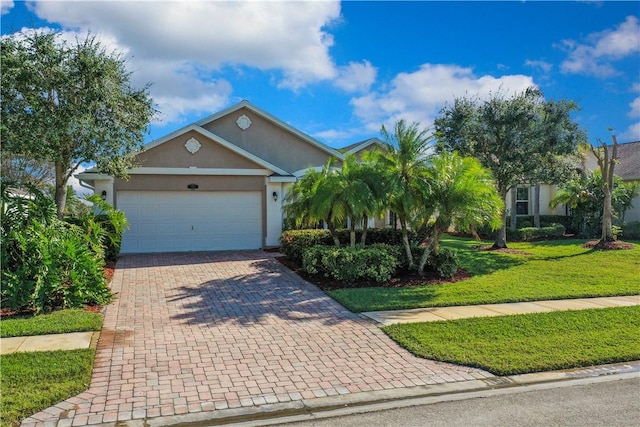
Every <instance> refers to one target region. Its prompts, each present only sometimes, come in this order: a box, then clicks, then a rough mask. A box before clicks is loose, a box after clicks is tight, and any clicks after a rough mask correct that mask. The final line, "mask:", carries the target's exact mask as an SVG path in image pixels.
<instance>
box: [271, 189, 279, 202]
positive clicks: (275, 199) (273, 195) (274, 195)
mask: <svg viewBox="0 0 640 427" xmlns="http://www.w3.org/2000/svg"><path fill="white" fill-rule="evenodd" d="M271 197H273V201H274V202H277V201H278V193H276V192H275V191H274V192H273V194H271Z"/></svg>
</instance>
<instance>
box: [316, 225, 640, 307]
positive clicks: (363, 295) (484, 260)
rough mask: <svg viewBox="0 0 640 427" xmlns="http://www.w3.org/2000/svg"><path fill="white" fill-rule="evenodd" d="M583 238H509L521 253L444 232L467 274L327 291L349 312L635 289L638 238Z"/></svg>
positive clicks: (639, 282)
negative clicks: (609, 243)
mask: <svg viewBox="0 0 640 427" xmlns="http://www.w3.org/2000/svg"><path fill="white" fill-rule="evenodd" d="M583 243H585V240H553V241H543V242H526V243H524V242H523V243H510V244H509V248H510V249H513V250H515V251H520V252H524V253H527V255H525V254H517V253H514V254H512V253H499V252H493V251H482V250H478V249H477V247H478V246H479V245H489V244H490V243H488V242H483V243H478V242H476V241H475V240H471V239H462V238H454V237H446V238H444V239H443V241H442V245H443V246H444V247H449V248H454V249H457V250H458V256H459V258H460V262H461V266H462V268H464V269H465V270H466V271H468V272H469V273H471V274H472V275H473V277H471V278H469V279H467V280H463V281H460V282H456V283H447V284H444V285H425V286H412V287H398V288H386V287H370V288H349V289H336V290H329V291H327V293H328V294H329V295H330V296H331V297H332V298H334V299H335V300H336V301H338V302H339V303H340V304H342V305H344V306H345V307H347V308H348V309H349V310H351V311H354V312H363V311H379V310H398V309H407V308H419V307H445V306H452V305H473V304H491V303H503V302H519V301H535V300H547V299H564V298H585V297H600V296H614V295H639V294H640V274H638V272H639V271H640V243H638V242H634V243H636V244H635V247H634V249H631V250H619V251H595V250H593V249H587V248H584V247H582V244H583Z"/></svg>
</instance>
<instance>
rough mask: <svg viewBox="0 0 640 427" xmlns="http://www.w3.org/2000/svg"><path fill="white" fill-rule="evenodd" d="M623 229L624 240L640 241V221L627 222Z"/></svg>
mask: <svg viewBox="0 0 640 427" xmlns="http://www.w3.org/2000/svg"><path fill="white" fill-rule="evenodd" d="M621 228H622V239H623V240H640V221H630V222H625V223H623V224H622V226H621Z"/></svg>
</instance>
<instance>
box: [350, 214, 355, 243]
mask: <svg viewBox="0 0 640 427" xmlns="http://www.w3.org/2000/svg"><path fill="white" fill-rule="evenodd" d="M349 246H351V247H352V248H355V247H356V222H355V221H354V220H353V219H352V220H351V221H349Z"/></svg>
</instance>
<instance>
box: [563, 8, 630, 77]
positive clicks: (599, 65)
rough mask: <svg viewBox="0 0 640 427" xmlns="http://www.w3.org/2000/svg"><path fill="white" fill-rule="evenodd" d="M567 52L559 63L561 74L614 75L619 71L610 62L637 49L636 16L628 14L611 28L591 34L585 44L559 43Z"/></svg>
mask: <svg viewBox="0 0 640 427" xmlns="http://www.w3.org/2000/svg"><path fill="white" fill-rule="evenodd" d="M560 47H561V48H562V49H564V50H566V51H567V52H568V57H567V59H566V60H565V61H563V62H562V64H561V70H562V71H563V72H564V73H573V74H587V75H593V76H596V77H600V78H606V77H611V76H615V75H617V74H618V71H617V70H616V69H615V68H614V66H613V65H612V64H611V62H612V61H615V60H619V59H622V58H625V57H628V56H630V55H634V54H636V53H638V52H640V25H639V24H638V18H637V17H635V16H628V17H627V18H626V19H625V21H624V22H622V23H621V24H619V25H618V26H617V27H616V28H615V29H613V30H606V31H602V32H598V33H592V34H590V35H589V36H588V37H587V43H584V44H581V43H577V42H575V41H574V40H563V41H562V44H561V46H560Z"/></svg>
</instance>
